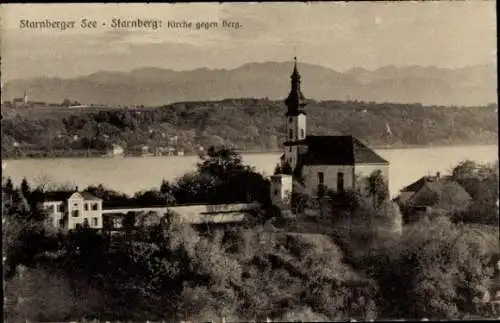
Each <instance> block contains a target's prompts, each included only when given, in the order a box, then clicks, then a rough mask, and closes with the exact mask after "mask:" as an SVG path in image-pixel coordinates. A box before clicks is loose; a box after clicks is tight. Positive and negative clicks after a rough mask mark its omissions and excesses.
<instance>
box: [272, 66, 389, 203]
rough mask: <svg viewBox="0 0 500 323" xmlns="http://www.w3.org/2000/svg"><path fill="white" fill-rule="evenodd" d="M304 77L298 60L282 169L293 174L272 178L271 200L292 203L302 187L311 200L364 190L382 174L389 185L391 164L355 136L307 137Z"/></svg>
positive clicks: (293, 75) (287, 120) (286, 102)
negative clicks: (376, 173)
mask: <svg viewBox="0 0 500 323" xmlns="http://www.w3.org/2000/svg"><path fill="white" fill-rule="evenodd" d="M300 79H301V77H300V74H299V72H298V69H297V61H296V60H295V64H294V68H293V72H292V75H291V90H290V94H289V95H288V97H287V98H286V100H285V104H286V106H287V107H288V109H287V112H286V114H285V119H286V138H285V140H284V143H283V146H284V152H283V155H282V156H281V162H280V164H281V169H291V170H292V171H291V174H277V175H275V176H273V177H272V178H271V199H272V201H273V203H274V204H275V205H279V204H282V203H283V202H284V201H287V200H289V197H290V195H291V193H293V192H295V188H296V187H297V186H298V184H300V185H301V186H302V187H303V190H304V191H305V192H307V194H308V195H310V196H318V195H321V194H322V192H325V191H326V190H331V191H335V192H341V191H344V190H346V189H354V190H364V189H366V185H365V181H364V180H362V179H364V178H365V177H367V176H370V175H371V174H372V173H373V172H374V171H380V172H381V174H382V176H383V178H384V179H385V181H386V182H387V184H388V181H389V162H388V161H387V160H385V159H384V158H382V157H381V156H379V155H378V154H377V153H376V152H374V151H373V150H372V149H370V148H369V147H368V146H366V145H365V144H364V143H362V142H361V141H360V140H359V139H357V138H356V137H354V136H352V135H331V136H316V135H307V134H306V128H307V122H306V111H305V106H306V99H305V97H304V95H303V94H302V91H301V80H300Z"/></svg>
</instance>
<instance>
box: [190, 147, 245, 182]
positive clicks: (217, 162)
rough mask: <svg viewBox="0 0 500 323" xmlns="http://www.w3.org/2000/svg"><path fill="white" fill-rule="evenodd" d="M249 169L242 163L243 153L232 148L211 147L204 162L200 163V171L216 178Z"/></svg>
mask: <svg viewBox="0 0 500 323" xmlns="http://www.w3.org/2000/svg"><path fill="white" fill-rule="evenodd" d="M244 170H247V167H245V166H244V165H243V163H242V158H241V155H240V154H238V153H237V152H236V151H234V150H233V149H231V148H228V147H222V148H219V149H217V148H216V147H213V146H212V147H210V148H209V149H208V151H207V156H206V157H205V158H204V160H203V162H201V163H198V172H199V173H202V174H203V173H204V174H208V175H211V176H214V177H216V178H224V177H227V175H228V174H230V173H234V172H241V171H244Z"/></svg>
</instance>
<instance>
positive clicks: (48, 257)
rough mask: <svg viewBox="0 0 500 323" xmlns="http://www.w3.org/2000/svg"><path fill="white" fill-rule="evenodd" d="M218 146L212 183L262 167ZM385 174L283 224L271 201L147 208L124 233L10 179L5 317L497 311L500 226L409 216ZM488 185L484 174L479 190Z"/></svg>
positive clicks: (470, 314) (171, 188)
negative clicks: (191, 219)
mask: <svg viewBox="0 0 500 323" xmlns="http://www.w3.org/2000/svg"><path fill="white" fill-rule="evenodd" d="M209 155H210V158H207V159H205V160H202V161H201V162H200V164H199V167H198V170H197V172H196V174H198V175H200V174H204V176H206V177H208V178H211V183H212V185H213V186H210V187H205V186H198V187H197V189H198V190H201V191H202V190H204V189H206V190H207V191H205V193H207V194H208V193H209V192H211V191H212V190H214V189H215V191H217V190H220V192H221V194H226V193H227V192H228V191H227V190H228V189H229V188H228V187H227V186H226V185H228V184H227V183H229V182H230V181H231V176H236V175H238V174H249V173H252V172H251V169H249V168H248V167H246V166H244V165H242V164H241V162H240V159H239V155H238V154H235V153H234V152H233V151H231V150H227V149H218V150H217V149H213V150H210V152H209ZM474 165H475V164H474ZM465 166H467V167H465ZM469 166H471V164H470V163H469V162H466V163H462V164H460V165H459V166H457V168H455V172H454V173H456V174H454V175H455V176H458V174H459V173H460V174H464V173H465V174H466V173H467V172H466V171H464V172H462V171H461V170H463V169H467V170H468V169H477V168H481V167H480V166H478V165H475V166H476V168H470V167H469ZM481 169H482V168H481ZM231 174H233V175H231ZM234 174H236V175H234ZM481 174H482V173H481ZM244 176H248V175H244ZM380 176H381V175H380V174H378V173H373V174H372V176H370V177H369V179H368V180H369V181H370V182H371V183H372V184H373V185H372V187H371V188H370V189H369V190H367V192H364V193H360V192H354V191H349V190H347V191H345V192H339V193H334V192H328V194H326V196H325V197H324V199H323V200H322V201H314V199H311V198H310V197H303V199H309V200H310V201H307V203H305V204H307V207H308V208H309V209H310V210H312V211H313V214H304V215H300V214H297V216H295V217H293V218H292V219H291V220H290V221H282V224H283V225H281V229H279V228H278V227H277V226H276V225H273V224H272V223H276V221H274V220H275V219H269V216H271V214H270V213H267V216H268V217H267V219H268V220H265V219H264V220H265V221H264V222H262V221H256V222H255V223H253V224H252V223H248V224H247V225H245V226H243V227H225V228H220V229H217V230H213V231H211V232H210V233H207V232H203V233H202V232H200V231H196V230H195V228H193V227H190V226H186V225H182V224H180V223H178V222H176V221H175V217H173V216H172V215H167V216H165V217H160V216H151V215H148V216H144V217H142V218H141V219H140V221H139V224H138V225H137V226H130V227H128V229H127V230H125V231H124V232H121V233H119V234H113V235H111V234H110V233H109V232H100V233H99V232H95V231H92V230H90V229H86V228H82V229H79V230H77V231H74V232H70V233H63V232H55V231H53V230H50V229H48V228H47V227H46V226H45V225H44V213H43V212H42V211H41V210H40V208H39V204H38V202H39V201H40V191H39V189H38V188H36V189H32V188H30V186H29V183H27V182H24V183H23V184H22V185H20V186H19V187H15V186H14V185H13V183H12V182H11V181H10V180H6V181H4V182H3V185H2V193H3V194H2V201H3V208H2V210H3V217H4V219H5V222H4V225H3V226H2V230H3V248H4V250H3V251H4V255H6V262H5V266H4V268H5V269H4V276H5V277H6V281H5V296H6V298H7V306H6V317H7V319H10V320H16V321H17V320H26V319H29V320H37V321H39V320H46V321H66V320H74V319H81V318H86V319H92V318H97V319H100V320H131V321H144V320H145V319H150V320H160V319H164V320H171V321H173V322H178V321H179V320H187V319H188V320H192V321H202V320H209V319H210V320H214V319H215V320H218V319H220V318H221V317H225V318H226V320H227V321H230V320H251V319H257V320H260V321H262V320H265V319H266V318H267V317H269V318H272V319H274V320H285V321H287V320H288V321H289V320H296V319H302V320H305V321H315V320H316V321H329V320H345V319H348V318H356V319H358V320H360V319H361V320H369V319H383V318H409V319H410V318H413V319H421V318H424V317H426V318H434V319H467V318H474V317H476V318H477V317H491V316H492V315H493V314H494V313H493V312H492V309H491V307H490V306H489V305H488V303H486V302H485V300H488V298H489V297H490V296H492V295H493V289H492V286H493V285H494V284H493V283H494V281H495V275H497V276H498V274H499V272H495V271H494V264H495V263H496V262H497V261H498V260H499V259H500V251H499V241H498V235H499V230H498V226H488V225H484V224H482V220H481V219H480V218H477V219H476V220H474V219H475V218H474V217H468V218H467V223H465V222H463V221H462V220H460V219H457V218H453V216H452V215H451V214H444V215H441V216H438V217H435V218H426V219H423V220H421V221H418V222H416V223H413V224H410V225H402V221H401V214H400V213H399V210H398V208H397V206H396V205H395V204H394V203H392V202H391V201H389V200H388V199H387V196H385V197H384V191H385V187H384V185H383V184H382V182H383V181H381V179H382V178H381V177H380ZM466 177H467V176H466ZM486 177H487V176H486ZM243 180H245V179H243ZM181 183H182V181H181ZM190 183H191V184H195V183H196V180H192V181H191V182H190ZM239 183H240V185H241V184H243V183H244V182H239ZM191 184H190V185H191ZM177 185H184V184H179V183H172V184H170V183H163V185H162V186H161V188H160V189H159V191H158V192H160V193H161V194H163V195H164V196H170V195H175V193H173V192H175V187H177ZM495 185H498V184H497V183H496V184H495ZM189 187H191V186H189ZM472 187H476V186H472ZM487 187H489V186H482V185H479V188H477V189H478V191H477V193H478V196H479V195H481V196H484V194H483V193H481V192H482V191H481V190H483V189H485V188H487ZM495 187H496V186H495ZM89 190H93V193H94V194H97V195H99V196H101V197H103V198H107V199H110V198H112V197H113V196H115V197H120V196H121V195H120V194H119V193H117V192H112V191H108V190H106V189H104V188H103V187H102V186H97V187H93V188H89ZM189 192H192V193H193V194H195V195H196V194H200V193H199V192H200V191H187V193H185V194H186V195H188V194H189ZM266 193H267V192H266ZM147 194H149V193H148V192H143V193H141V194H138V196H147ZM212 196H217V194H215V195H212ZM169 198H170V199H173V197H169ZM175 198H178V196H175ZM172 202H173V201H172ZM314 205H315V206H314ZM480 205H486V204H480ZM317 208H319V209H321V212H316V211H317ZM474 210H476V208H473V209H471V210H470V212H475V211H474ZM485 212H486V211H485ZM494 212H497V214H498V210H495V211H494ZM264 213H265V212H264ZM272 216H274V217H280V215H279V212H276V213H273V214H272ZM497 217H498V215H497ZM450 219H452V220H453V221H451V220H450ZM282 220H283V219H282ZM455 222H456V223H455ZM499 288H500V286H499ZM497 315H498V313H497Z"/></svg>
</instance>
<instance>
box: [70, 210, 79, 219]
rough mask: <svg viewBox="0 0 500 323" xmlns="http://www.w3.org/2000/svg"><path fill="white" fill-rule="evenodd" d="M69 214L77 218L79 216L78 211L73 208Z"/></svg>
mask: <svg viewBox="0 0 500 323" xmlns="http://www.w3.org/2000/svg"><path fill="white" fill-rule="evenodd" d="M71 215H73V217H74V218H77V217H79V216H80V211H78V210H73V212H71Z"/></svg>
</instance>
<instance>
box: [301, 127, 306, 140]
mask: <svg viewBox="0 0 500 323" xmlns="http://www.w3.org/2000/svg"><path fill="white" fill-rule="evenodd" d="M305 136H306V132H305V131H304V129H300V138H304V137H305Z"/></svg>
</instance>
